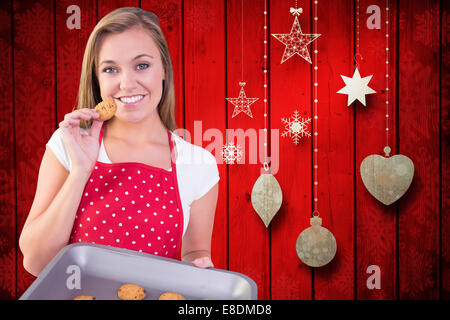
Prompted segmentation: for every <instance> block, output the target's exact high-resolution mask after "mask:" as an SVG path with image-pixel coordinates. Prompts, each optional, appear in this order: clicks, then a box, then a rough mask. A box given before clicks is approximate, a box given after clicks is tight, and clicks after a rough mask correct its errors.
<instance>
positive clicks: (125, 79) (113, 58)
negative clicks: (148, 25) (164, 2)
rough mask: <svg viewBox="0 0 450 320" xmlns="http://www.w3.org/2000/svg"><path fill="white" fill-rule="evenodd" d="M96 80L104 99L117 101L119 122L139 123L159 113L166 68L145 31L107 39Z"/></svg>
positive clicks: (111, 35)
mask: <svg viewBox="0 0 450 320" xmlns="http://www.w3.org/2000/svg"><path fill="white" fill-rule="evenodd" d="M97 78H98V81H99V86H100V93H101V96H102V99H103V100H106V99H114V101H115V102H116V104H117V111H116V117H117V118H118V119H119V120H122V121H127V122H140V121H142V120H144V119H146V118H147V117H148V116H149V115H150V114H152V113H153V112H157V107H158V104H159V102H160V100H161V95H162V91H163V80H164V67H163V64H162V60H161V54H160V52H159V49H158V47H157V46H156V44H155V42H154V40H153V39H152V37H151V36H150V34H149V33H148V32H147V31H145V30H144V29H142V28H139V27H134V28H132V29H129V30H127V31H124V32H122V33H118V34H108V35H106V36H105V37H104V39H103V41H102V43H101V45H100V49H99V53H98V67H97Z"/></svg>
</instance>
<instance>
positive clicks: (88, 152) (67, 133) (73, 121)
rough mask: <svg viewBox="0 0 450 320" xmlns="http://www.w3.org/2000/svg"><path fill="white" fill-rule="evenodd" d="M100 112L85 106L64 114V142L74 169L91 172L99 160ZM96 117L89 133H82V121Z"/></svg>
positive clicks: (62, 123) (62, 124) (62, 129)
mask: <svg viewBox="0 0 450 320" xmlns="http://www.w3.org/2000/svg"><path fill="white" fill-rule="evenodd" d="M98 118H99V114H98V113H97V112H96V111H95V110H94V109H89V108H83V109H78V110H75V111H73V112H71V113H68V114H66V115H65V116H64V120H63V121H61V122H60V123H59V127H60V128H61V132H62V136H63V140H64V143H65V145H66V147H67V149H68V151H69V155H70V159H71V160H72V170H73V171H76V172H79V173H84V174H86V175H87V176H89V174H90V173H91V171H92V169H93V167H94V165H95V162H96V161H97V157H98V153H99V150H100V145H99V143H98V139H99V135H100V130H101V127H102V124H103V121H97V120H96V119H98ZM90 119H94V121H93V123H92V126H91V128H90V129H89V134H88V135H84V134H81V132H80V130H81V128H80V121H81V120H90Z"/></svg>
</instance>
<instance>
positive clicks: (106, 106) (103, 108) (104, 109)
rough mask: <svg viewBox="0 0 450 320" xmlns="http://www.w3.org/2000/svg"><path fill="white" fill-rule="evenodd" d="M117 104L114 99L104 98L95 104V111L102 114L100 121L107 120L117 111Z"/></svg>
mask: <svg viewBox="0 0 450 320" xmlns="http://www.w3.org/2000/svg"><path fill="white" fill-rule="evenodd" d="M116 110H117V105H116V103H115V102H114V100H104V101H102V102H100V103H99V104H97V105H96V106H95V111H97V113H98V114H99V115H100V116H99V117H98V119H97V120H98V121H107V120H109V119H111V118H112V117H113V116H114V114H115V113H116Z"/></svg>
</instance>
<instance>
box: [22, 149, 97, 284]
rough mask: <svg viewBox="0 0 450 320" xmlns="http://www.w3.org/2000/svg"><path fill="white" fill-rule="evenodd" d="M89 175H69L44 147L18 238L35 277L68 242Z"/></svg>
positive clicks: (29, 268) (29, 270)
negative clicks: (32, 195) (26, 215)
mask: <svg viewBox="0 0 450 320" xmlns="http://www.w3.org/2000/svg"><path fill="white" fill-rule="evenodd" d="M88 178H89V176H87V175H86V174H83V173H81V172H78V171H72V172H71V173H70V174H69V173H68V172H67V170H66V169H65V168H64V167H63V166H62V165H61V163H60V162H59V161H58V159H57V158H56V157H55V155H54V154H53V152H52V151H51V150H50V149H49V148H47V149H46V151H45V153H44V156H43V158H42V162H41V167H40V169H39V177H38V183H37V188H36V194H35V197H34V200H33V204H32V206H31V209H30V212H29V214H28V217H27V220H26V221H25V225H24V227H23V229H22V233H21V235H20V239H19V246H20V250H21V251H22V253H23V255H24V259H23V265H24V268H25V269H26V270H27V271H28V272H30V273H31V274H33V275H35V276H37V275H38V274H39V273H40V272H41V271H42V269H43V268H44V267H45V266H46V265H47V264H48V263H49V262H50V260H51V259H52V258H53V257H54V256H55V255H56V254H57V253H58V251H59V250H61V249H62V248H63V247H64V246H65V245H67V243H68V242H69V237H70V233H71V231H72V227H73V222H74V220H75V214H76V211H77V209H78V205H79V203H80V199H81V197H82V193H83V190H84V186H85V184H86V181H87V179H88Z"/></svg>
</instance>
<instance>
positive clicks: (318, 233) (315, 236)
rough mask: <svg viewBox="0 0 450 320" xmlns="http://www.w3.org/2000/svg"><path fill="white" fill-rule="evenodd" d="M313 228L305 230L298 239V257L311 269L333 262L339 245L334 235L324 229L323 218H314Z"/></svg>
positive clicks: (311, 221) (312, 220)
mask: <svg viewBox="0 0 450 320" xmlns="http://www.w3.org/2000/svg"><path fill="white" fill-rule="evenodd" d="M310 223H311V227H309V228H307V229H305V230H303V231H302V233H300V235H299V236H298V238H297V245H296V249H297V255H298V257H299V258H300V260H302V261H303V263H304V264H306V265H308V266H310V267H322V266H324V265H326V264H328V263H329V262H330V261H331V260H333V258H334V256H335V255H336V250H337V245H336V239H335V238H334V236H333V234H332V233H331V232H330V231H329V230H328V229H327V228H324V227H322V218H320V217H319V216H313V217H312V218H311V219H310Z"/></svg>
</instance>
